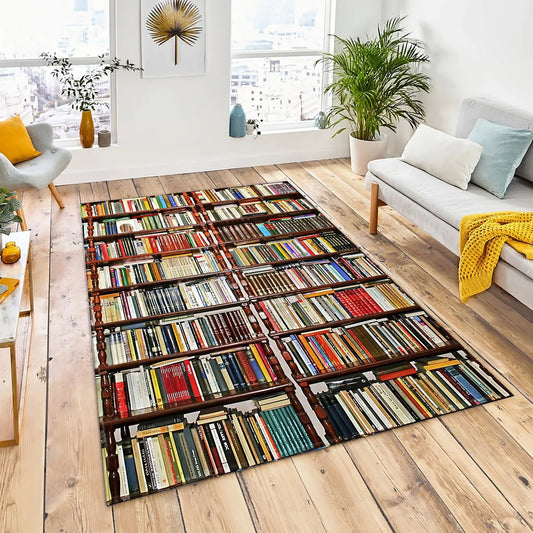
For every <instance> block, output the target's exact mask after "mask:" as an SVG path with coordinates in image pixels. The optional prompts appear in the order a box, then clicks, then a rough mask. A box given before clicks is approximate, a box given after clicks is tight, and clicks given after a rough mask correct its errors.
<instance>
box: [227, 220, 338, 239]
mask: <svg viewBox="0 0 533 533" xmlns="http://www.w3.org/2000/svg"><path fill="white" fill-rule="evenodd" d="M330 226H331V223H330V222H329V220H328V219H327V218H325V217H324V216H322V215H314V214H310V215H300V216H293V217H284V218H275V219H274V218H273V219H269V220H268V221H267V222H254V223H252V222H248V223H244V222H243V223H240V224H229V225H227V226H219V227H218V228H217V229H218V231H219V233H220V235H221V237H222V239H223V240H224V242H228V241H229V242H231V241H243V240H247V239H257V238H260V237H272V236H274V235H284V234H286V233H297V232H301V231H316V230H319V229H323V228H328V227H330Z"/></svg>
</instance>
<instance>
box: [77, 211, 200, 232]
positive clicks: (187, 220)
mask: <svg viewBox="0 0 533 533" xmlns="http://www.w3.org/2000/svg"><path fill="white" fill-rule="evenodd" d="M193 224H198V220H197V219H196V218H195V216H194V214H193V213H192V212H191V211H176V212H174V213H155V214H153V215H144V216H139V217H131V218H112V219H105V220H102V221H101V222H99V221H97V220H93V222H92V225H93V236H94V237H100V236H104V235H117V234H120V233H132V232H134V231H152V230H157V229H167V228H177V227H181V226H191V225H193ZM83 237H84V238H87V237H89V223H88V222H84V223H83Z"/></svg>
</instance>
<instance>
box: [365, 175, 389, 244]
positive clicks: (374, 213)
mask: <svg viewBox="0 0 533 533" xmlns="http://www.w3.org/2000/svg"><path fill="white" fill-rule="evenodd" d="M378 194H379V185H378V184H377V183H372V185H371V186H370V223H369V228H368V231H369V232H370V233H371V234H372V235H374V234H376V233H377V232H378V209H379V207H380V206H382V205H387V204H386V203H385V202H384V201H383V200H380V199H379V198H378Z"/></svg>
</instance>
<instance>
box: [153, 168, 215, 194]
mask: <svg viewBox="0 0 533 533" xmlns="http://www.w3.org/2000/svg"><path fill="white" fill-rule="evenodd" d="M159 180H160V181H161V185H163V188H164V189H165V191H166V193H167V194H168V193H174V192H186V191H196V190H198V189H205V188H211V187H213V182H212V181H211V179H210V178H209V176H208V175H207V173H206V172H192V173H191V174H174V175H171V176H160V177H159Z"/></svg>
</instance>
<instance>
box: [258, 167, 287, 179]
mask: <svg viewBox="0 0 533 533" xmlns="http://www.w3.org/2000/svg"><path fill="white" fill-rule="evenodd" d="M254 170H255V171H256V172H257V173H258V174H259V175H260V176H261V177H262V178H263V179H264V180H265V181H269V182H275V181H285V180H286V179H287V176H285V174H284V173H283V172H282V171H281V170H280V169H279V168H278V167H277V166H276V165H265V166H261V167H254Z"/></svg>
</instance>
